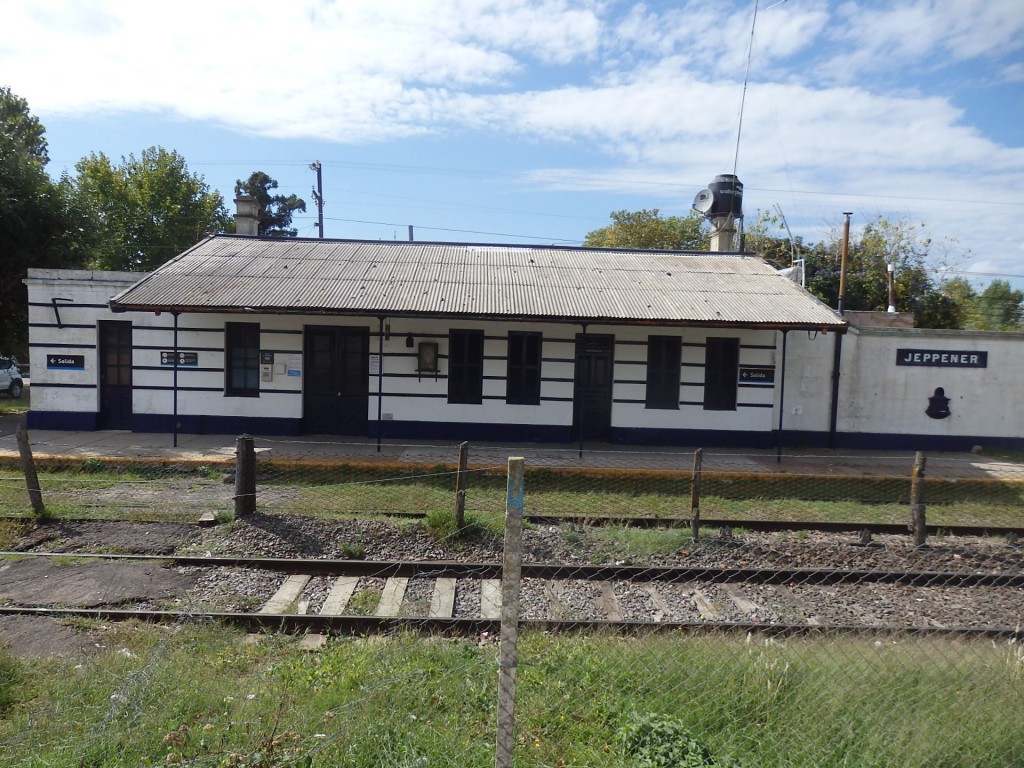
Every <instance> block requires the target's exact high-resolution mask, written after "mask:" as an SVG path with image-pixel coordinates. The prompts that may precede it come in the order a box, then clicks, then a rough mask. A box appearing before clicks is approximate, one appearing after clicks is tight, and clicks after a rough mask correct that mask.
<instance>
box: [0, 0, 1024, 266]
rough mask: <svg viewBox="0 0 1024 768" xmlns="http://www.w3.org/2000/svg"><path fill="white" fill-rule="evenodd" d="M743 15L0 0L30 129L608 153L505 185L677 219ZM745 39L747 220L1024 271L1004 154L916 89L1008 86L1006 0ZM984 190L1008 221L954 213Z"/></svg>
mask: <svg viewBox="0 0 1024 768" xmlns="http://www.w3.org/2000/svg"><path fill="white" fill-rule="evenodd" d="M86 9H87V10H86ZM752 10H753V5H752V3H751V2H749V0H732V1H731V2H727V1H726V0H722V1H721V2H716V3H707V2H703V1H701V2H698V1H697V0H686V1H685V2H682V3H669V2H658V1H656V0H651V2H648V3H645V4H640V3H629V2H615V1H614V0H503V1H501V2H499V0H417V1H416V2H410V0H335V1H334V2H331V1H330V0H295V2H292V3H291V4H288V5H282V4H281V3H280V2H270V1H269V0H248V1H243V0H206V2H199V1H198V0H179V2H177V3H175V4H174V5H173V6H168V5H166V4H153V3H142V2H138V0H95V2H92V3H89V4H83V3H81V2H77V1H76V0H63V1H62V0H50V1H49V2H47V3H27V2H24V1H23V0H0V18H3V19H4V20H5V25H6V27H7V29H8V30H13V33H9V34H7V35H5V36H4V39H3V41H2V42H0V72H3V73H4V77H5V80H4V83H5V84H9V85H10V86H11V87H12V88H13V90H14V91H15V92H16V93H18V94H19V95H22V96H25V97H26V98H27V99H28V100H29V104H30V106H31V108H32V109H33V111H34V112H35V113H36V114H38V115H40V116H41V117H42V119H43V122H44V124H45V122H46V118H47V116H88V115H91V114H95V113H97V112H115V113H116V112H135V111H148V112H159V113H161V114H167V115H169V116H171V117H174V118H180V119H185V120H192V121H200V122H204V123H213V124H217V125H221V126H224V127H226V128H228V129H230V130H234V131H237V132H241V133H247V134H254V135H260V136H267V137H275V138H297V139H320V140H328V141H334V142H339V143H346V144H358V143H366V142H380V141H388V140H400V139H401V138H403V137H408V136H414V135H420V134H426V133H436V134H445V133H451V134H455V135H466V134H470V133H472V132H474V131H480V132H484V133H485V134H486V135H488V136H492V137H493V136H500V137H511V138H514V139H516V140H519V141H523V140H525V141H528V142H535V143H538V144H556V145H559V146H570V145H584V146H586V147H587V148H588V149H590V150H591V151H592V152H593V154H595V155H596V154H600V153H603V154H604V157H605V158H606V162H605V163H604V164H603V167H595V168H573V169H558V168H547V169H545V170H541V171H537V172H535V173H533V174H530V173H524V174H523V178H524V179H528V180H530V181H531V182H533V183H538V184H544V185H548V186H557V187H559V188H572V189H606V190H608V189H619V190H622V191H623V192H627V191H634V192H643V191H644V190H646V191H648V192H651V193H652V194H660V193H659V192H658V191H659V190H660V191H661V192H663V193H665V194H668V195H670V196H673V197H675V198H676V199H679V200H681V201H682V202H683V203H684V204H687V203H688V201H689V199H690V198H692V192H693V191H695V188H694V185H698V186H697V187H696V188H699V186H703V185H704V184H706V183H707V181H709V180H710V179H711V177H712V176H713V175H715V174H717V173H721V172H723V171H729V170H731V166H732V160H733V152H734V149H735V142H736V127H737V119H738V110H739V103H740V97H741V88H742V81H743V75H744V70H745V66H746V60H747V51H748V44H749V42H750V30H751V21H752ZM754 43H755V44H754V48H753V58H752V69H751V80H750V86H749V90H748V93H747V100H746V110H745V114H744V130H743V137H742V141H741V143H740V152H739V172H740V176H741V178H743V179H744V181H746V182H747V184H748V189H749V190H750V193H749V194H748V199H749V200H750V201H751V202H752V203H753V204H754V205H759V206H763V207H768V206H770V205H771V204H772V203H773V202H775V201H778V200H779V199H780V195H782V193H778V192H767V190H787V192H786V193H785V195H788V198H786V199H783V200H782V202H784V203H786V205H792V207H795V206H797V205H799V207H800V209H801V210H802V211H804V216H803V219H804V221H805V225H806V226H807V227H808V229H807V231H808V232H812V231H814V228H815V227H820V226H822V222H823V221H825V220H826V219H829V218H831V217H832V216H833V215H834V212H835V209H839V208H842V207H843V203H842V202H840V201H841V200H842V197H841V194H846V195H848V196H850V198H852V199H853V200H854V201H855V202H854V203H852V204H853V205H861V206H862V208H861V209H860V212H861V213H862V214H863V215H865V216H867V215H869V213H871V212H872V211H874V210H877V209H878V208H880V207H883V206H884V207H886V208H887V209H892V208H893V207H894V205H895V203H894V199H895V198H899V199H901V200H903V201H904V203H903V206H904V209H905V212H906V213H908V214H911V215H914V216H919V217H922V218H926V219H930V220H932V221H935V219H936V217H937V216H938V217H940V218H941V226H946V225H948V227H949V231H956V232H961V233H968V237H962V238H961V239H962V240H968V239H969V240H974V239H975V234H976V233H978V232H982V231H987V232H988V233H989V234H987V235H985V236H984V238H981V237H980V236H979V237H978V239H977V241H976V242H977V243H982V242H984V243H987V245H986V246H985V247H986V248H991V249H1001V250H1003V251H1004V252H1006V253H1007V254H1008V255H1007V256H1006V259H1016V260H1018V262H1019V261H1021V260H1024V252H1022V247H1024V246H1022V245H1021V244H1020V239H1019V238H1015V239H1009V240H1007V239H1006V238H1005V237H1004V235H1003V234H1002V233H1003V232H1005V231H1006V221H1007V219H1008V218H1010V214H1013V213H1016V214H1018V215H1019V213H1020V210H1021V206H1024V149H1022V148H1021V147H1020V146H1019V145H1018V146H1016V147H1010V146H1004V145H1001V144H1000V143H999V142H997V141H994V140H992V139H991V138H987V137H986V135H985V134H984V133H983V131H982V130H981V126H980V123H978V122H977V119H976V118H975V116H974V115H972V114H967V113H965V112H963V111H961V109H959V108H957V107H956V106H954V104H953V103H952V102H951V100H950V98H949V97H948V95H947V94H946V93H945V92H944V90H943V89H944V87H945V86H944V82H943V78H942V77H941V76H938V77H936V76H934V75H935V73H940V75H941V73H944V72H945V73H955V72H958V71H959V69H960V68H962V67H963V66H965V62H967V63H969V64H970V65H971V66H976V67H978V68H979V70H978V72H976V73H975V74H976V76H978V77H981V78H989V79H990V80H991V81H994V82H999V83H1000V84H1005V85H1006V87H1008V88H1010V87H1014V85H1013V84H1019V83H1021V82H1024V68H1022V65H1021V64H1020V55H1021V50H1022V49H1024V6H1022V5H1021V3H1020V0H986V2H984V3H979V2H977V0H873V1H872V2H858V3H853V2H848V3H838V2H828V0H800V1H799V2H797V1H796V0H790V1H789V2H784V3H781V4H778V3H776V4H775V5H774V7H773V6H772V2H770V0H769V1H766V0H762V2H761V12H759V14H758V18H757V30H756V35H755V39H754ZM906 70H914V71H915V76H914V77H913V78H912V79H910V80H906V81H905V80H903V79H902V77H901V76H902V74H903V73H904V71H906ZM835 83H840V87H835V86H834V84H835ZM609 165H611V166H612V167H608V166H609ZM996 184H998V191H996V192H993V188H994V186H995V185H996ZM677 185H678V187H679V188H678V189H677ZM684 187H685V188H688V189H689V190H690V192H689V193H684V190H683V188H684ZM759 190H761V191H759ZM804 190H817V191H818V193H819V194H818V195H817V196H816V197H812V196H808V195H804V194H803V191H804ZM825 190H831V191H835V193H836V196H835V197H833V196H829V195H822V194H820V193H821V192H822V191H825ZM986 196H989V197H993V198H996V197H998V198H1001V199H1002V200H1004V201H1006V200H1008V201H1010V202H1011V203H1013V204H1014V205H1015V206H1016V207H1014V205H1011V206H1009V207H1007V206H1006V205H1002V206H1001V207H1000V206H997V205H993V206H989V207H987V208H986V207H979V206H978V205H973V206H965V205H960V204H958V203H955V202H952V201H959V200H974V199H985V197H986ZM942 201H950V202H942ZM936 226H940V225H938V224H937V225H936ZM1017 270H1018V272H1021V271H1024V267H1021V266H1018V267H1017Z"/></svg>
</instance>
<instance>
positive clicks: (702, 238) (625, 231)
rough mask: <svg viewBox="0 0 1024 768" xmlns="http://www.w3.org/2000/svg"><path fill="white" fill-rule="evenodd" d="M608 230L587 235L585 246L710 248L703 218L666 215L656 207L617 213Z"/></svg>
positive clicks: (691, 215)
mask: <svg viewBox="0 0 1024 768" xmlns="http://www.w3.org/2000/svg"><path fill="white" fill-rule="evenodd" d="M611 219H612V223H611V224H610V225H608V226H607V227H602V228H601V229H595V230H594V231H593V232H589V233H587V236H586V237H585V238H584V239H583V245H585V246H587V247H589V248H635V249H640V250H665V251H692V250H704V249H706V248H707V247H708V232H707V227H706V226H704V219H703V218H702V217H700V216H698V215H696V214H694V213H691V214H690V215H689V216H685V217H683V216H665V217H663V216H662V215H661V212H660V211H659V210H658V209H657V208H652V209H651V210H646V209H644V210H641V211H615V212H614V213H612V215H611Z"/></svg>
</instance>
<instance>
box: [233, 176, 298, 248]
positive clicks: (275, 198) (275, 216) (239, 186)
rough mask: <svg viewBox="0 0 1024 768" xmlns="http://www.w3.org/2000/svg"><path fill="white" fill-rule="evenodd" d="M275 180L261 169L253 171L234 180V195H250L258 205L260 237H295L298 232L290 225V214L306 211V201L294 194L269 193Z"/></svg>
mask: <svg viewBox="0 0 1024 768" xmlns="http://www.w3.org/2000/svg"><path fill="white" fill-rule="evenodd" d="M272 189H277V181H276V180H274V179H272V178H270V176H268V175H267V174H265V173H264V172H263V171H254V172H253V174H252V175H251V176H250V177H249V178H248V179H246V180H245V181H242V180H241V179H239V180H238V181H236V182H235V195H251V196H252V197H254V198H256V202H257V203H259V206H260V222H259V232H258V234H259V236H260V237H295V236H296V235H297V234H298V233H299V232H298V230H297V229H293V228H292V227H291V224H292V214H293V213H295V212H296V211H299V212H300V213H305V212H306V201H305V200H303V199H302V198H300V197H296V196H295V195H287V196H285V195H271V194H270V190H272Z"/></svg>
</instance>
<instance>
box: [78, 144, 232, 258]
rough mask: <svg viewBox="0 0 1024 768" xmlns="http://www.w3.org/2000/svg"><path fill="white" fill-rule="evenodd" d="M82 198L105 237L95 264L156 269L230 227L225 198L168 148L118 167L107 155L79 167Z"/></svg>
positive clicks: (123, 161)
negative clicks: (193, 172) (212, 234)
mask: <svg viewBox="0 0 1024 768" xmlns="http://www.w3.org/2000/svg"><path fill="white" fill-rule="evenodd" d="M75 169H76V170H77V171H78V177H77V179H76V187H77V191H78V193H79V195H81V197H82V199H83V200H84V201H86V203H87V204H88V205H89V206H90V208H91V209H92V210H93V211H94V213H95V216H96V218H97V221H98V223H99V226H100V228H101V230H102V233H103V240H102V242H101V243H100V244H99V245H98V246H97V247H96V249H95V251H94V253H93V259H92V266H94V267H95V268H98V269H111V270H128V271H137V270H143V271H145V270H150V269H154V268H156V267H157V266H159V265H160V264H163V263H164V262H165V261H167V260H168V259H170V258H171V257H172V256H175V255H176V254H178V253H180V252H181V251H184V250H186V249H187V248H190V247H192V246H193V245H195V244H196V243H197V242H198V241H199V240H201V239H202V238H203V237H204V236H205V235H206V234H207V233H210V232H220V231H224V230H225V229H226V228H227V227H228V226H229V224H230V219H229V217H228V214H227V211H226V210H225V208H224V199H223V198H222V197H221V195H220V193H219V192H216V191H211V190H210V188H209V186H207V184H206V183H205V181H204V180H203V178H202V176H199V175H197V174H192V173H189V170H188V166H187V165H186V163H185V158H183V157H182V156H181V155H179V154H178V153H177V152H175V151H173V150H172V151H167V150H165V149H164V148H163V147H150V148H149V149H146V150H144V151H143V152H142V153H141V155H140V156H139V157H137V158H136V157H135V155H129V156H128V157H127V158H124V157H122V158H121V163H120V164H118V165H115V164H113V163H111V161H110V159H109V158H108V157H107V156H106V155H104V154H103V153H99V154H95V153H93V154H90V155H89V156H88V157H86V158H83V159H82V160H81V161H79V163H78V164H77V165H76V166H75Z"/></svg>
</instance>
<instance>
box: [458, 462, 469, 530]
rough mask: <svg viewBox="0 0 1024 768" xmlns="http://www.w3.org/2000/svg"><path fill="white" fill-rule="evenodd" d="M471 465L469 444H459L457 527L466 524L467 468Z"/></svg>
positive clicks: (460, 528) (460, 527)
mask: <svg viewBox="0 0 1024 768" xmlns="http://www.w3.org/2000/svg"><path fill="white" fill-rule="evenodd" d="M468 465H469V443H460V444H459V471H458V473H456V475H455V527H456V529H457V530H460V531H461V530H462V529H463V527H464V526H465V524H466V467H467V466H468Z"/></svg>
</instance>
